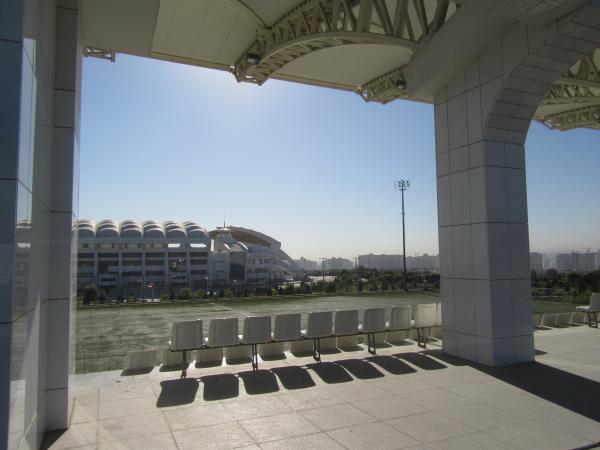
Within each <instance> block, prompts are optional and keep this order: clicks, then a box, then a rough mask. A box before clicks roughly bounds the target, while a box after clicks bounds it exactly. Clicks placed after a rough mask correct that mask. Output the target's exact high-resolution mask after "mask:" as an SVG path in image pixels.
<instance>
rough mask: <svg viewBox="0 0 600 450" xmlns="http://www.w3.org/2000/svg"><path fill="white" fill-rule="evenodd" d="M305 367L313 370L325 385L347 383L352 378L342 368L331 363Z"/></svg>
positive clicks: (313, 364)
mask: <svg viewBox="0 0 600 450" xmlns="http://www.w3.org/2000/svg"><path fill="white" fill-rule="evenodd" d="M306 367H308V368H309V369H311V370H313V371H314V372H315V373H316V374H317V375H318V376H319V377H320V378H321V379H322V380H323V381H324V382H325V383H328V384H335V383H347V382H348V381H352V380H353V378H352V377H351V376H350V374H349V373H348V372H346V371H345V370H344V368H343V367H342V366H340V365H338V364H335V363H332V362H320V363H312V364H307V365H306Z"/></svg>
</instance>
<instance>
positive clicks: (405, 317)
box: [387, 305, 412, 330]
mask: <svg viewBox="0 0 600 450" xmlns="http://www.w3.org/2000/svg"><path fill="white" fill-rule="evenodd" d="M411 316H412V308H411V306H410V305H401V306H393V307H392V311H391V313H390V321H389V322H388V323H387V328H389V329H390V330H408V329H409V328H410V325H411Z"/></svg>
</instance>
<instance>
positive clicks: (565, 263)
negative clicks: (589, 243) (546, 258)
mask: <svg viewBox="0 0 600 450" xmlns="http://www.w3.org/2000/svg"><path fill="white" fill-rule="evenodd" d="M596 259H597V255H596V254H595V253H589V252H587V253H575V252H572V253H561V254H560V255H556V270H558V271H559V272H583V273H585V272H591V271H593V270H594V269H595V268H596Z"/></svg>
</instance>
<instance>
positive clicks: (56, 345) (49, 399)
mask: <svg viewBox="0 0 600 450" xmlns="http://www.w3.org/2000/svg"><path fill="white" fill-rule="evenodd" d="M72 7H73V5H71V4H66V5H65V4H63V3H60V4H59V5H57V4H56V2H53V1H42V0H39V1H37V0H26V1H20V0H3V1H2V2H1V3H0V60H1V61H2V70H0V211H2V214H0V448H6V447H8V448H37V447H39V446H40V444H41V439H42V437H43V433H44V431H45V430H48V429H59V428H64V427H66V425H67V417H68V415H67V414H68V395H67V386H68V377H69V364H70V352H69V349H70V342H71V341H70V332H71V331H70V330H71V326H72V323H71V320H70V317H71V307H72V300H73V297H72V293H73V290H72V281H73V280H74V277H73V276H72V275H73V273H74V272H73V269H74V266H73V264H72V261H73V259H72V254H73V249H74V248H73V246H72V244H73V237H72V222H73V219H74V218H75V217H76V216H77V207H76V206H77V202H78V200H77V181H76V179H75V178H74V174H76V173H77V172H78V141H79V135H78V117H79V78H80V70H79V68H80V64H81V63H80V51H79V47H78V43H77V37H78V12H77V11H76V10H74V9H72Z"/></svg>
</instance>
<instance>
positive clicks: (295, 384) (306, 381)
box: [271, 366, 315, 390]
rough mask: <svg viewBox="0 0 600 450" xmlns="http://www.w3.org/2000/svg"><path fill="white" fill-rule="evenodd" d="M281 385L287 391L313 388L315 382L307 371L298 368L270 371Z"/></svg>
mask: <svg viewBox="0 0 600 450" xmlns="http://www.w3.org/2000/svg"><path fill="white" fill-rule="evenodd" d="M271 372H273V373H274V374H275V375H277V378H279V382H280V383H281V385H282V386H283V387H284V388H286V389H289V390H293V389H305V388H309V387H313V386H315V382H314V380H313V379H312V377H311V376H310V373H309V372H308V370H306V369H305V368H303V367H299V366H282V367H275V368H273V369H271Z"/></svg>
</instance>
